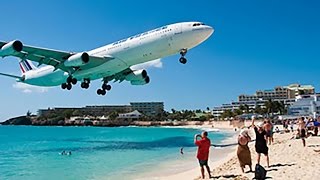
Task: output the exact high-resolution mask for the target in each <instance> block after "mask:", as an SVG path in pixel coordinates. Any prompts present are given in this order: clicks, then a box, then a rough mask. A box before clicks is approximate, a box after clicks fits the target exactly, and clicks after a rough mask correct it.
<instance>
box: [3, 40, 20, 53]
mask: <svg viewBox="0 0 320 180" xmlns="http://www.w3.org/2000/svg"><path fill="white" fill-rule="evenodd" d="M22 49H23V44H22V43H21V42H20V41H18V40H14V41H11V42H8V43H7V44H5V45H4V46H2V48H1V49H0V56H1V57H5V56H12V55H15V54H17V53H19V52H21V51H22Z"/></svg>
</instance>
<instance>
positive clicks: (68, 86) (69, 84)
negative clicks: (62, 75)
mask: <svg viewBox="0 0 320 180" xmlns="http://www.w3.org/2000/svg"><path fill="white" fill-rule="evenodd" d="M75 84H77V79H76V78H73V77H72V76H69V77H68V78H67V82H66V83H62V84H61V88H62V89H67V90H71V88H72V85H75Z"/></svg>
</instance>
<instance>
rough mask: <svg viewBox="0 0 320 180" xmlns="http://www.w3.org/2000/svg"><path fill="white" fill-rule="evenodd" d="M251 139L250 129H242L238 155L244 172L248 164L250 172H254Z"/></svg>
mask: <svg viewBox="0 0 320 180" xmlns="http://www.w3.org/2000/svg"><path fill="white" fill-rule="evenodd" d="M250 141H251V137H250V136H249V134H248V129H242V130H241V131H240V134H239V136H238V149H237V156H238V160H239V163H240V167H241V170H242V172H243V173H244V168H245V166H246V165H248V166H249V168H250V172H252V162H251V153H250V149H249V147H248V143H249V142H250Z"/></svg>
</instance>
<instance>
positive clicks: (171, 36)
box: [168, 25, 182, 50]
mask: <svg viewBox="0 0 320 180" xmlns="http://www.w3.org/2000/svg"><path fill="white" fill-rule="evenodd" d="M172 30H173V32H172V33H170V34H169V36H168V45H169V47H170V48H171V49H172V50H174V49H175V47H174V46H175V43H174V41H175V40H177V39H179V36H180V34H182V26H181V25H176V26H174V27H173V28H172Z"/></svg>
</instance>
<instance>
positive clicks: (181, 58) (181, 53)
mask: <svg viewBox="0 0 320 180" xmlns="http://www.w3.org/2000/svg"><path fill="white" fill-rule="evenodd" d="M187 52H188V50H187V49H181V51H180V55H181V57H180V59H179V61H180V63H182V64H186V63H187V59H186V58H185V57H184V56H185V55H186V54H187Z"/></svg>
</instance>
